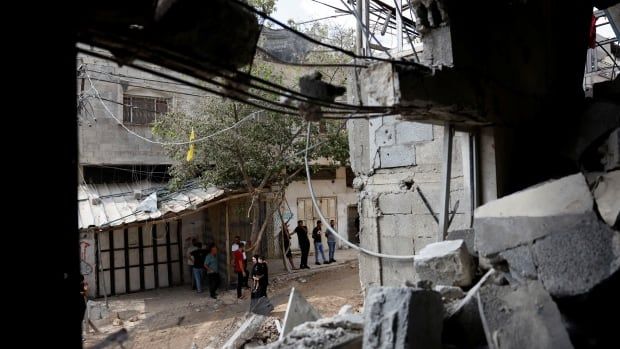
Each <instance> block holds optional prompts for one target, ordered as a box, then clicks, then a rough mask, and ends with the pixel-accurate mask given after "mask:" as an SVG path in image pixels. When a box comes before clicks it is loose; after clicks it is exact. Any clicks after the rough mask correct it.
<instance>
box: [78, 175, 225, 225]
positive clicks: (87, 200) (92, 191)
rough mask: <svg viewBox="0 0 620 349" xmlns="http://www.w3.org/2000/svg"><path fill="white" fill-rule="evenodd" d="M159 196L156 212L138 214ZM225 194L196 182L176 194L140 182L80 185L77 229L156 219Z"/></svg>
mask: <svg viewBox="0 0 620 349" xmlns="http://www.w3.org/2000/svg"><path fill="white" fill-rule="evenodd" d="M152 193H157V210H156V211H153V212H142V211H138V210H137V209H138V206H139V205H140V203H141V202H142V201H143V200H145V199H146V198H147V197H148V196H149V195H150V194H152ZM222 195H224V190H222V189H219V188H215V187H210V188H205V187H203V186H201V185H199V184H197V183H195V184H191V185H188V186H186V187H184V188H183V189H181V190H179V191H177V192H168V190H167V189H166V186H165V185H162V184H160V183H152V182H149V181H140V182H134V183H104V184H81V185H79V186H78V197H77V199H78V228H79V229H88V228H104V227H108V226H111V227H115V226H120V225H123V224H128V223H135V222H141V221H147V220H151V219H157V218H160V217H163V216H165V215H166V214H168V213H180V212H182V211H186V210H192V209H195V208H197V207H199V206H201V205H203V204H206V203H207V202H209V201H212V200H214V199H216V198H218V197H220V196H222Z"/></svg>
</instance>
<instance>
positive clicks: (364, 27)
mask: <svg viewBox="0 0 620 349" xmlns="http://www.w3.org/2000/svg"><path fill="white" fill-rule="evenodd" d="M340 2H341V3H342V5H343V6H344V7H346V8H347V9H348V10H349V11H351V13H352V14H353V16H355V19H357V24H358V25H359V26H360V27H361V28H362V29H364V31H366V34H367V35H368V36H370V37H371V38H372V39H375V41H376V42H377V44H379V46H383V44H381V41H379V40H378V39H377V37H376V36H375V34H374V33H372V32H370V30H369V29H368V28H367V27H366V26H365V25H364V22H363V21H362V19H361V18H360V17H359V15H358V14H357V13H355V11H353V10H352V9H351V8H349V5H347V3H346V2H344V0H340ZM385 54H386V55H387V56H388V57H389V58H390V60H394V57H392V55H391V54H390V52H389V51H385Z"/></svg>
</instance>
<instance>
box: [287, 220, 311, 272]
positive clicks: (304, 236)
mask: <svg viewBox="0 0 620 349" xmlns="http://www.w3.org/2000/svg"><path fill="white" fill-rule="evenodd" d="M294 234H297V238H298V239H299V248H300V249H301V262H300V263H299V269H310V267H309V266H308V252H310V240H308V228H307V227H306V226H304V221H298V222H297V227H296V228H295V230H293V232H292V233H291V235H294Z"/></svg>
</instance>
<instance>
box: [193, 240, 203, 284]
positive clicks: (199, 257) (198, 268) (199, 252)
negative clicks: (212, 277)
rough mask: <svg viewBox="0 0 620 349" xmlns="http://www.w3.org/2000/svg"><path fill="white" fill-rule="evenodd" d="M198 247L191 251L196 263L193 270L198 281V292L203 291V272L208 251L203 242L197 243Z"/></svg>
mask: <svg viewBox="0 0 620 349" xmlns="http://www.w3.org/2000/svg"><path fill="white" fill-rule="evenodd" d="M196 247H197V249H196V250H194V251H192V252H191V258H192V261H193V263H194V268H193V269H192V272H193V274H194V280H195V282H196V290H197V292H198V293H202V274H203V271H204V262H205V257H206V255H207V251H206V250H205V249H203V248H202V242H200V241H199V242H197V243H196Z"/></svg>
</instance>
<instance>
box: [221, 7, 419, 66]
mask: <svg viewBox="0 0 620 349" xmlns="http://www.w3.org/2000/svg"><path fill="white" fill-rule="evenodd" d="M232 2H233V3H235V4H237V5H238V6H240V7H243V8H245V9H246V10H248V11H250V12H253V13H255V14H257V15H259V16H261V17H263V18H265V19H268V20H269V21H271V22H273V23H275V24H277V25H279V26H280V27H282V28H284V29H286V30H288V31H290V32H292V33H294V34H296V35H297V36H299V37H301V38H303V39H306V40H308V41H310V42H312V43H315V44H317V45H320V46H323V47H327V48H330V49H332V50H334V51H338V52H341V53H344V54H345V55H347V56H349V57H351V58H358V59H367V60H372V61H378V62H388V63H398V64H402V65H410V66H415V67H420V68H426V67H424V66H423V65H421V64H420V63H416V62H410V61H405V60H398V61H396V60H393V59H387V58H381V57H371V56H364V55H357V54H355V53H353V52H351V51H349V50H345V49H343V48H341V47H338V46H334V45H330V44H327V43H324V42H322V41H320V40H316V39H314V38H312V37H310V36H309V35H307V34H304V33H302V32H300V31H298V30H296V29H293V28H291V27H290V26H288V25H286V24H284V23H282V22H280V21H278V20H277V19H275V18H273V17H271V16H269V15H268V14H266V13H265V12H263V11H261V10H258V9H256V8H254V7H253V6H252V5H249V4H246V3H244V2H241V1H239V0H232Z"/></svg>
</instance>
